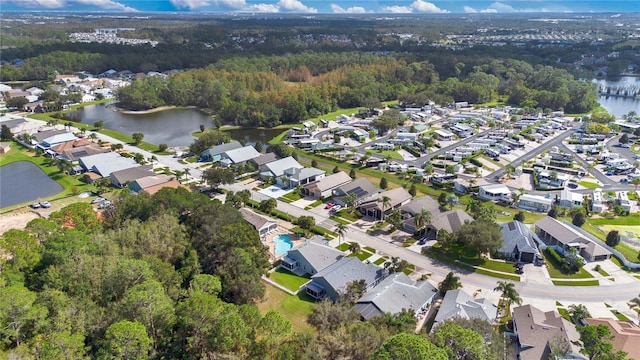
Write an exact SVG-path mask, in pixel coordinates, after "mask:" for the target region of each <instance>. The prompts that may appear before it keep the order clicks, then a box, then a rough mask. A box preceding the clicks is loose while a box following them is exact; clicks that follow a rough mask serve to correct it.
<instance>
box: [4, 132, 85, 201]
mask: <svg viewBox="0 0 640 360" xmlns="http://www.w3.org/2000/svg"><path fill="white" fill-rule="evenodd" d="M46 159H47V158H45V157H44V156H34V153H33V152H29V151H28V150H27V149H25V148H24V147H22V146H21V145H19V144H17V143H12V146H11V150H10V151H9V152H8V153H7V154H1V155H0V166H3V165H8V164H11V163H14V162H17V161H29V162H31V163H33V164H35V165H37V166H38V167H39V168H40V169H42V171H44V173H45V174H47V176H49V177H50V178H51V179H53V180H55V181H56V182H57V183H58V184H60V185H61V186H62V187H63V190H62V191H61V192H59V193H57V194H55V195H52V196H49V197H47V198H42V199H41V200H54V199H60V198H63V197H66V196H70V195H74V194H79V193H81V192H85V191H93V190H95V188H94V186H93V185H88V184H85V183H83V182H82V181H80V175H66V174H63V173H61V172H60V170H59V169H58V168H57V167H55V166H47V165H45V160H46ZM30 203H31V201H30V202H28V203H25V204H16V205H13V206H8V207H6V208H3V209H1V210H2V211H3V212H4V211H7V210H11V209H15V208H18V207H21V206H25V205H29V204H30Z"/></svg>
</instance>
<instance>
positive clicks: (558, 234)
mask: <svg viewBox="0 0 640 360" xmlns="http://www.w3.org/2000/svg"><path fill="white" fill-rule="evenodd" d="M535 227H536V232H537V229H542V230H544V232H546V233H547V234H549V235H551V236H553V237H554V238H555V239H556V240H557V241H559V242H561V243H562V244H564V245H566V244H570V243H578V244H580V245H579V246H580V249H584V250H585V252H587V253H588V254H590V255H591V256H594V257H595V256H599V255H609V254H611V252H610V251H609V250H607V249H605V248H604V247H602V246H600V245H599V244H597V243H595V242H594V241H592V240H591V239H589V238H588V237H587V236H586V235H585V234H582V233H580V232H579V231H578V230H576V229H574V228H572V227H571V226H569V225H567V224H564V223H562V222H560V221H558V220H556V219H554V218H552V217H551V216H547V217H545V218H542V219H540V220H539V221H538V222H536V223H535Z"/></svg>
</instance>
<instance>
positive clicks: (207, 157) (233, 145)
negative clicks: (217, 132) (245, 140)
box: [198, 141, 242, 162]
mask: <svg viewBox="0 0 640 360" xmlns="http://www.w3.org/2000/svg"><path fill="white" fill-rule="evenodd" d="M241 147H242V144H240V143H239V142H237V141H232V142H229V143H226V144H220V145H216V146H214V147H212V148H209V149H207V150H205V151H203V152H202V154H200V159H198V161H213V162H216V161H220V159H221V158H222V153H223V152H225V151H229V150H234V149H239V148H241Z"/></svg>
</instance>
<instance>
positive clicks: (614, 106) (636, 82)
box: [593, 76, 640, 118]
mask: <svg viewBox="0 0 640 360" xmlns="http://www.w3.org/2000/svg"><path fill="white" fill-rule="evenodd" d="M593 82H594V83H596V84H598V86H602V87H605V88H607V87H610V88H622V89H628V90H630V91H637V90H638V88H640V78H638V77H631V76H623V77H621V78H620V79H619V80H616V81H612V80H604V79H597V80H596V79H594V80H593ZM598 102H599V103H600V105H602V107H603V108H605V109H607V111H608V112H609V113H611V114H613V115H615V116H616V117H617V118H620V117H622V115H626V114H628V113H629V112H630V111H635V112H638V113H640V98H638V97H636V98H629V97H617V96H605V95H601V96H600V97H598Z"/></svg>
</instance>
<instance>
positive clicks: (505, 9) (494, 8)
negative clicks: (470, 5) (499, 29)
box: [465, 1, 564, 13]
mask: <svg viewBox="0 0 640 360" xmlns="http://www.w3.org/2000/svg"><path fill="white" fill-rule="evenodd" d="M465 10H466V6H465ZM562 10H564V9H560V8H559V9H554V10H553V11H556V12H559V11H562ZM549 11H551V10H549V9H547V8H537V9H533V8H522V9H516V8H514V7H513V6H511V5H508V4H505V3H501V2H499V1H496V2H494V3H493V4H491V5H489V6H488V7H487V8H486V9H483V10H480V12H483V13H514V12H549Z"/></svg>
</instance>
